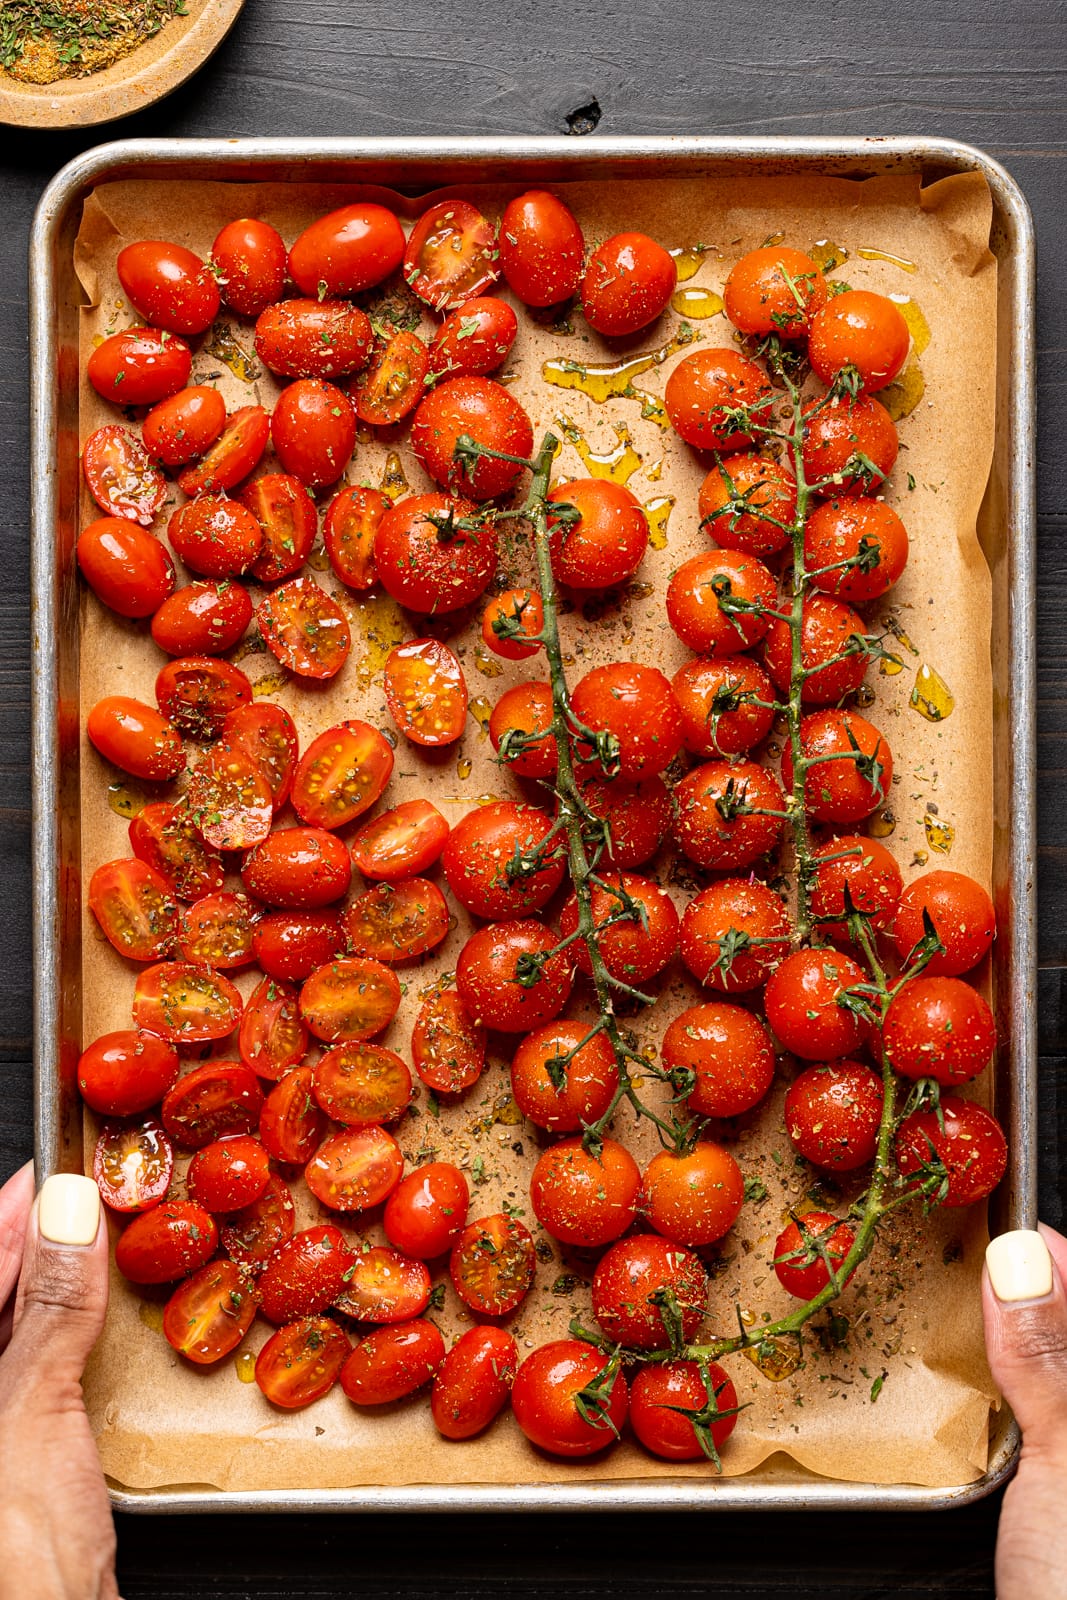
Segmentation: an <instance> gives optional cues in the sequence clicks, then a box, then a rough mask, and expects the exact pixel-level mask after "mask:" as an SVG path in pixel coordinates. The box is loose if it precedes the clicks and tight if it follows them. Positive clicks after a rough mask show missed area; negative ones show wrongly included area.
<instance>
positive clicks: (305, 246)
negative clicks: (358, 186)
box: [289, 200, 404, 295]
mask: <svg viewBox="0 0 1067 1600" xmlns="http://www.w3.org/2000/svg"><path fill="white" fill-rule="evenodd" d="M403 258H404V233H403V230H402V228H401V226H400V224H399V222H398V221H397V219H396V217H395V216H394V215H393V213H392V212H391V211H387V210H386V209H385V207H384V206H378V205H374V204H373V202H370V201H366V200H361V201H359V202H357V203H356V204H355V205H350V206H342V207H341V208H340V210H339V211H331V212H329V213H328V215H326V216H325V217H319V218H318V219H317V220H316V221H315V222H312V223H310V224H309V225H308V227H306V228H305V229H304V231H303V233H302V234H301V235H300V236H299V238H298V239H297V240H296V241H295V243H294V244H293V247H292V249H291V250H290V251H289V276H290V277H291V278H292V280H293V282H294V283H295V284H296V286H297V288H298V289H300V290H301V291H302V293H304V294H312V295H314V294H321V293H323V292H325V293H326V294H337V295H352V294H361V293H362V291H363V290H364V289H373V288H374V286H375V284H377V283H381V281H382V279H383V278H387V277H388V276H389V274H390V273H391V272H395V271H396V269H397V267H399V265H400V263H401V261H402V260H403Z"/></svg>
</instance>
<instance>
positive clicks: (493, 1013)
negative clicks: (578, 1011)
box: [456, 917, 574, 1033]
mask: <svg viewBox="0 0 1067 1600" xmlns="http://www.w3.org/2000/svg"><path fill="white" fill-rule="evenodd" d="M555 945H556V940H555V938H554V936H553V935H552V934H551V933H550V932H549V930H548V929H547V928H546V927H545V925H544V923H543V922H537V921H536V920H535V919H534V918H532V917H531V918H529V919H523V920H519V921H516V922H491V923H489V925H488V926H487V927H485V928H479V929H478V932H477V933H475V934H472V935H471V937H470V938H469V939H468V940H467V942H466V944H465V945H464V946H463V949H462V950H461V951H460V953H459V960H458V961H457V963H456V987H457V988H458V990H459V997H460V999H461V1001H462V1002H463V1007H464V1010H465V1011H466V1012H467V1014H468V1016H470V1017H472V1018H474V1019H475V1020H476V1021H477V1022H480V1023H481V1024H482V1025H483V1026H485V1027H487V1028H494V1029H496V1031H497V1032H498V1033H528V1032H529V1031H530V1029H531V1028H537V1027H540V1026H541V1024H542V1023H545V1022H551V1021H552V1019H553V1018H554V1017H558V1016H559V1013H560V1012H561V1011H562V1010H563V1007H564V1006H565V1005H566V1003H567V1000H568V998H569V997H570V992H571V985H572V983H573V981H574V980H573V976H572V973H571V968H570V962H569V961H568V959H567V957H566V955H565V954H562V953H561V954H559V955H553V954H551V953H550V952H551V951H553V950H554V948H555ZM524 979H525V982H524V981H523V980H524Z"/></svg>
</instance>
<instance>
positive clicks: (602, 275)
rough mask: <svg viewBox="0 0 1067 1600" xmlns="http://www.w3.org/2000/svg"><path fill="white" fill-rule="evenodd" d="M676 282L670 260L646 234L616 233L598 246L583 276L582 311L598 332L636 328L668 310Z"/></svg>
mask: <svg viewBox="0 0 1067 1600" xmlns="http://www.w3.org/2000/svg"><path fill="white" fill-rule="evenodd" d="M677 282H678V270H677V268H676V267H675V264H674V260H673V258H672V257H671V256H669V255H668V254H667V252H666V250H664V248H663V246H662V245H659V244H657V243H656V241H655V240H654V239H650V238H649V237H648V235H647V234H646V233H616V234H613V235H612V236H611V238H610V239H605V240H604V242H603V244H599V245H597V247H596V249H595V250H594V251H593V252H592V254H591V255H590V257H589V264H588V266H587V267H586V269H585V276H584V278H583V279H582V287H581V295H582V311H583V312H584V313H585V320H586V321H587V322H588V324H589V326H590V327H591V328H594V329H595V330H596V332H597V333H603V334H606V335H607V336H608V337H609V338H618V337H620V336H622V335H624V334H627V333H637V331H638V330H639V329H640V328H647V327H648V325H649V323H650V322H655V320H656V318H657V317H658V316H659V315H660V313H661V312H663V311H666V309H667V305H668V302H669V301H670V298H671V295H672V294H673V293H674V289H675V285H676V283H677Z"/></svg>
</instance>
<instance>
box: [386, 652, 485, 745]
mask: <svg viewBox="0 0 1067 1600" xmlns="http://www.w3.org/2000/svg"><path fill="white" fill-rule="evenodd" d="M385 703H386V705H387V706H388V708H389V714H390V716H391V717H392V719H393V721H394V722H395V723H396V725H397V727H398V728H399V730H400V732H401V733H402V734H403V735H404V737H405V738H406V739H410V740H411V742H412V744H420V745H429V746H432V747H438V746H440V745H446V744H454V743H455V741H456V740H457V739H458V738H459V737H460V736H461V734H462V733H463V729H464V726H465V725H466V721H467V683H466V679H465V678H464V676H463V668H462V667H461V666H460V664H459V657H458V656H457V655H456V654H455V652H454V651H452V650H450V649H449V647H448V645H446V644H442V643H441V641H440V640H439V639H410V640H408V641H407V643H405V644H398V645H397V646H396V647H395V648H394V649H392V650H391V651H390V652H389V656H388V658H387V660H386V663H385Z"/></svg>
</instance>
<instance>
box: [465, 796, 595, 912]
mask: <svg viewBox="0 0 1067 1600" xmlns="http://www.w3.org/2000/svg"><path fill="white" fill-rule="evenodd" d="M551 832H552V819H551V817H550V816H549V815H548V813H547V812H545V811H541V810H539V809H538V808H537V807H536V806H527V805H519V804H516V803H515V801H513V800H498V801H496V802H494V804H492V805H488V806H478V807H476V808H475V809H474V810H473V811H468V813H467V815H466V816H465V817H463V818H461V820H460V821H459V822H458V823H457V824H456V826H455V827H454V828H453V829H452V831H451V833H450V834H449V836H448V842H447V844H446V845H445V847H444V851H443V852H442V856H441V865H442V867H443V868H444V872H445V877H446V878H447V879H448V887H449V888H450V889H451V891H452V893H453V894H454V895H455V897H456V899H457V900H458V901H459V903H460V905H462V906H466V908H467V910H468V911H473V912H474V914H475V916H477V917H486V918H491V919H497V920H501V919H503V918H505V917H521V916H525V915H528V914H529V913H530V912H531V911H540V909H541V907H542V906H544V905H546V904H547V902H548V901H549V900H551V898H552V896H553V895H554V894H555V892H556V890H557V889H558V888H559V886H560V884H561V883H562V882H563V874H564V871H565V870H566V858H565V856H564V854H563V852H562V851H561V850H560V849H559V848H558V847H557V848H556V849H555V850H552V849H551V848H549V850H548V851H547V853H545V852H544V846H545V841H546V839H547V838H548V836H549V834H550V833H551ZM523 862H525V863H526V865H527V867H528V868H529V870H522V863H523ZM516 863H519V864H520V869H519V870H515V865H516Z"/></svg>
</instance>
